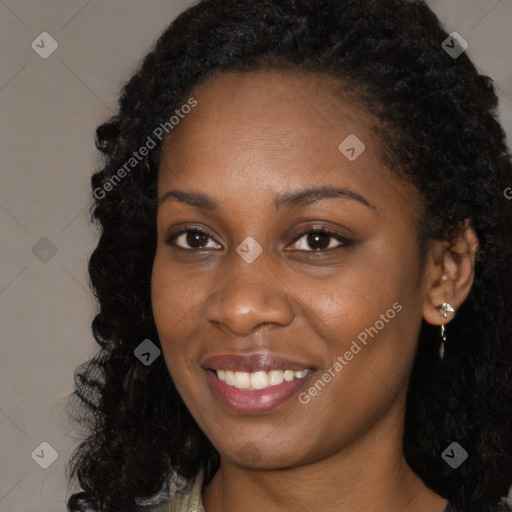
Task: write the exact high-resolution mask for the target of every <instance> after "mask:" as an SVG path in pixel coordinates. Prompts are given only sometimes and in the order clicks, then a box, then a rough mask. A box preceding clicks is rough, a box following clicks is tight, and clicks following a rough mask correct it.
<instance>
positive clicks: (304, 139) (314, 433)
mask: <svg viewBox="0 0 512 512" xmlns="http://www.w3.org/2000/svg"><path fill="white" fill-rule="evenodd" d="M191 96H193V97H194V98H195V99H196V100H197V101H198V105H197V106H196V107H195V108H194V109H193V111H192V112H191V113H190V114H189V115H187V116H186V117H185V119H183V120H182V121H181V122H180V124H179V126H178V127H176V128H175V130H174V131H173V132H171V134H170V135H169V137H168V138H167V140H166V141H165V143H164V146H163V153H162V160H161V166H160V171H159V178H158V197H159V199H162V198H163V197H164V195H165V194H166V193H167V192H168V191H170V190H180V191H186V192H187V191H188V192H190V191H191V190H194V191H199V192H201V193H203V194H207V195H208V196H210V197H211V198H213V199H214V200H215V201H216V202H218V204H219V206H218V208H217V209H216V210H208V209H205V208H201V207H198V206H192V205H189V204H185V203H182V202H180V201H177V200H173V199H167V200H165V201H163V202H162V203H161V204H159V207H158V215H157V232H158V245H157V250H156V255H155V260H154V266H153V275H152V305H153V311H154V318H155V322H156V326H157V329H158V333H159V337H160V340H161V343H162V350H163V356H164V358H165V361H166V364H167V366H168V369H169V372H170V374H171V376H172V378H173V381H174V383H175V385H176V387H177V389H178V391H179V392H180V394H181V396H182V397H183V400H184V401H185V403H186V405H187V407H188V408H189V410H190V412H191V413H192V415H193V417H194V418H195V420H196V421H197V423H198V425H199V426H200V427H201V429H202V430H203V431H204V432H205V434H206V435H207V436H208V438H209V439H210V440H211V442H212V443H213V445H214V446H215V447H216V449H217V450H218V451H219V453H220V455H221V465H220V468H219V470H218V471H217V473H216V474H215V476H214V478H213V480H212V481H211V482H210V484H209V485H208V486H206V487H205V488H204V489H203V494H202V496H203V502H204V506H205V510H206V511H207V512H220V511H223V512H235V511H243V512H248V511H258V512H259V511H261V510H265V511H270V512H274V511H276V512H277V511H282V510H323V511H325V512H329V511H332V512H334V511H337V512H349V511H350V512H363V511H375V510H378V511H379V512H387V511H389V512H397V511H401V512H412V511H415V512H423V511H424V512H442V511H443V510H444V508H445V506H446V503H447V502H446V500H444V499H443V498H442V497H440V496H438V495H436V494H434V493H433V492H432V491H430V490H429V489H427V488H426V486H425V485H424V484H423V482H422V481H421V480H420V479H419V478H418V477H417V475H416V474H415V473H414V472H413V471H412V470H411V469H410V468H409V466H408V465H407V463H406V462H405V459H404V456H403V453H402V448H401V445H402V437H403V423H404V414H405V398H406V392H407V383H408V379H409V376H410V372H411V368H412V364H413V360H414V356H415V352H416V345H417V338H418V333H419V330H420V327H421V323H422V320H423V319H425V320H426V321H428V322H430V323H432V324H435V325H441V324H443V323H447V322H449V321H450V320H451V317H452V316H453V315H450V316H449V317H448V318H444V317H443V316H442V314H441V313H440V312H439V309H438V308H437V306H439V305H440V304H441V303H442V302H449V303H450V304H451V305H452V306H453V307H454V308H455V310H457V308H458V307H459V306H460V304H461V303H462V302H463V301H464V299H465V298H466V296H467V294H468V293H469V290H470V288H471V284H472V281H473V271H474V270H473V269H474V254H475V252H476V249H477V241H476V237H475V235H474V232H473V231H472V229H471V227H470V226H469V225H467V226H466V227H465V229H464V230H463V231H462V232H461V235H460V237H459V238H458V239H457V240H455V241H454V242H453V243H452V244H449V243H441V242H435V243H432V244H431V246H430V248H429V251H428V254H427V257H426V263H425V264H424V265H423V266H422V265H421V258H420V253H419V247H418V242H417V228H416V222H417V221H418V218H419V217H418V216H419V215H420V214H421V211H422V200H421V197H420V195H419V193H418V191H417V190H416V189H415V188H413V187H412V186H411V185H410V184H408V183H405V182H403V181H401V180H400V179H399V178H397V177H396V175H395V174H393V173H392V172H390V170H389V169H387V168H386V167H385V165H384V164H383V162H382V159H381V158H380V146H379V140H378V139H377V138H376V135H375V134H374V132H373V131H372V124H373V123H374V121H373V120H372V119H371V118H370V117H369V116H367V115H366V114H365V113H364V111H363V109H362V108H361V107H360V106H358V104H357V102H356V101H355V100H354V99H353V98H350V97H349V96H348V95H346V94H342V93H340V84H339V83H338V82H335V81H334V80H330V79H326V77H321V76H318V75H314V74H304V73H299V72H283V71H273V70H260V71H257V72H250V73H245V74H236V73H227V74H221V75H219V76H217V77H214V78H211V79H209V80H208V81H207V82H205V83H203V84H201V85H200V86H199V87H197V88H196V89H195V90H194V91H193V93H192V94H191ZM349 134H356V135H357V137H358V138H359V139H360V140H361V141H363V142H364V144H365V146H366V149H365V151H364V152H363V153H362V154H361V155H360V156H359V157H358V158H357V159H356V160H355V161H349V160H348V159H347V158H345V156H344V155H343V154H341V152H340V150H339V149H338V145H339V144H340V142H341V141H342V140H344V139H345V138H346V137H347V136H348V135H349ZM324 185H331V186H336V187H342V188H344V189H348V190H350V191H352V192H353V193H357V194H359V195H361V196H362V197H364V199H365V200H366V202H367V203H368V205H365V204H362V203H361V202H360V201H357V200H354V199H352V198H348V197H342V198H339V197H338V198H328V199H325V198H324V199H319V200H317V201H314V202H311V203H310V204H307V205H302V206H298V207H295V208H286V207H283V208H281V209H279V210H278V211H277V212H276V210H275V208H274V200H275V198H276V196H278V195H280V194H283V193H288V192H291V191H295V190H298V189H302V188H306V187H313V186H324ZM187 226H189V227H188V228H187V229H189V230H190V231H194V229H197V228H200V229H202V230H203V231H206V232H207V235H208V236H207V237H204V238H203V239H199V242H196V245H195V246H192V245H189V244H190V243H194V240H195V239H194V238H193V237H189V238H188V239H187V237H186V234H185V235H182V236H180V237H178V238H177V239H174V244H172V243H171V244H167V243H166V239H167V237H168V235H169V234H170V233H171V234H172V233H174V232H176V231H178V230H179V229H181V228H185V227H187ZM317 227H323V228H325V229H326V230H328V231H332V232H333V233H334V234H335V235H341V236H342V237H345V238H346V239H348V240H350V241H351V242H352V243H351V244H348V245H340V242H339V241H337V240H336V238H332V237H331V238H329V237H328V236H324V237H323V238H320V244H318V242H317V245H315V241H314V240H313V241H311V240H310V243H308V237H307V234H306V235H304V233H307V232H308V230H310V229H313V228H317ZM248 236H251V237H253V238H254V239H255V240H256V241H257V242H258V244H259V245H260V246H261V247H262V249H263V252H262V254H261V255H260V256H259V257H258V258H257V259H256V260H255V261H254V262H252V263H247V262H246V261H245V260H244V259H242V258H241V257H240V256H239V255H238V254H237V252H236V248H237V247H238V246H239V245H240V244H241V243H242V241H243V240H244V239H245V238H246V237H248ZM322 243H323V244H324V245H321V244H322ZM319 245H320V246H321V247H328V248H325V249H323V250H318V249H315V248H316V247H318V246H319ZM180 246H181V247H180ZM198 246H199V248H197V247H198ZM395 303H398V304H399V305H401V306H402V309H401V311H400V312H398V313H397V314H396V316H395V317H394V318H393V319H391V320H389V321H388V322H386V323H385V326H384V327H383V328H381V329H380V330H379V332H378V334H377V335H376V336H375V337H374V338H373V339H372V338H368V343H367V345H366V346H363V348H362V350H361V351H360V352H358V353H357V355H355V356H354V357H353V359H352V360H351V361H349V362H348V364H347V365H346V366H344V368H343V370H342V371H341V372H339V373H337V374H336V377H334V378H332V379H331V381H330V382H329V383H328V385H326V386H325V387H324V388H323V389H322V390H321V392H319V393H318V394H317V395H316V396H315V397H312V398H311V401H310V402H309V403H308V404H302V403H300V402H299V400H298V399H297V398H296V397H292V398H291V399H290V400H288V401H287V402H285V403H283V404H281V405H279V406H278V407H277V408H275V409H273V410H271V411H268V412H265V413H262V414H256V415H244V414H240V413H234V412H231V411H229V410H227V409H226V408H224V407H223V406H222V405H221V404H220V403H219V402H218V401H217V400H216V398H215V397H214V395H213V394H212V392H211V391H210V388H209V386H208V383H207V379H206V374H205V371H204V370H203V369H202V367H201V362H202V361H203V360H204V359H205V358H206V357H209V356H212V355H217V354H223V353H235V352H236V353H246V354H248V353H253V352H261V351H270V352H274V353H276V354H278V355H281V356H283V357H288V358H290V359H294V360H301V361H307V362H309V363H310V366H311V367H313V368H315V369H316V371H315V374H314V377H313V379H312V381H310V384H307V385H306V386H305V388H304V389H305V390H306V391H307V389H308V388H309V387H310V386H311V385H312V384H313V383H314V382H315V381H316V380H317V379H318V378H321V376H322V374H323V373H325V372H327V371H328V369H329V368H331V367H332V365H333V363H334V362H335V361H336V360H337V357H338V356H343V355H344V354H345V352H347V351H348V350H349V349H350V346H351V344H352V341H353V340H355V339H357V336H358V334H360V333H361V332H363V331H364V330H365V329H366V328H369V327H371V326H374V325H375V323H376V321H377V320H379V319H380V318H381V315H382V314H385V313H386V311H387V310H389V309H390V308H392V305H393V304H395ZM448 333H449V331H448ZM448 335H449V334H448ZM304 389H301V391H303V390H304Z"/></svg>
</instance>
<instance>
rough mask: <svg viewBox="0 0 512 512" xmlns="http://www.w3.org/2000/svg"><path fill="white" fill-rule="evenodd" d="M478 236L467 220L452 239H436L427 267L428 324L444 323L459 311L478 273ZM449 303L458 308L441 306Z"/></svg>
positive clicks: (426, 319) (424, 310) (426, 310)
mask: <svg viewBox="0 0 512 512" xmlns="http://www.w3.org/2000/svg"><path fill="white" fill-rule="evenodd" d="M478 245H479V244H478V237H477V236H476V233H475V232H474V230H473V228H472V227H471V226H470V223H469V220H466V221H465V223H464V226H463V228H462V230H461V232H460V233H459V234H458V235H457V236H456V237H455V238H454V239H453V240H451V241H434V242H432V244H431V247H430V250H429V257H428V262H427V268H426V279H427V283H426V285H427V293H426V296H425V302H424V305H423V318H424V319H425V321H427V322H428V323H429V324H432V325H443V324H446V323H448V322H449V321H450V320H452V318H453V317H454V315H455V314H456V312H457V310H458V308H459V307H460V306H461V305H462V303H463V302H464V301H465V300H466V298H467V296H468V295H469V292H470V291H471V286H472V285H473V280H474V277H475V258H476V253H477V251H478ZM444 302H446V303H448V304H450V306H451V307H452V308H453V309H454V310H455V312H453V313H452V312H448V316H447V317H446V318H445V316H444V311H443V310H442V309H439V306H440V305H441V304H443V303H444Z"/></svg>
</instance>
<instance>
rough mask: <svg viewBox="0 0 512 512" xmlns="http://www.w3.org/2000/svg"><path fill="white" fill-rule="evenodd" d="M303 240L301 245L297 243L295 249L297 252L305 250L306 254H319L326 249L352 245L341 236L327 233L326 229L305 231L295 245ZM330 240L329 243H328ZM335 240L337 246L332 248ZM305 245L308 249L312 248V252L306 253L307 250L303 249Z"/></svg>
mask: <svg viewBox="0 0 512 512" xmlns="http://www.w3.org/2000/svg"><path fill="white" fill-rule="evenodd" d="M303 239H304V242H303V243H302V244H301V243H299V246H298V247H295V249H298V250H302V251H303V250H305V251H306V252H320V251H325V250H326V249H333V248H334V249H335V248H337V247H346V246H349V245H351V244H352V242H351V241H350V240H348V239H347V238H345V237H342V236H341V235H338V234H337V233H333V232H331V231H327V230H326V229H311V230H309V231H306V232H304V233H302V234H301V235H300V237H299V238H297V239H296V242H295V245H296V244H297V241H298V242H300V241H301V240H303ZM329 239H331V241H329ZM332 239H335V240H337V241H338V242H339V244H338V245H334V247H333V246H332V242H334V243H335V241H334V240H332ZM306 245H309V247H312V248H313V250H312V251H308V250H307V249H304V247H305V246H306Z"/></svg>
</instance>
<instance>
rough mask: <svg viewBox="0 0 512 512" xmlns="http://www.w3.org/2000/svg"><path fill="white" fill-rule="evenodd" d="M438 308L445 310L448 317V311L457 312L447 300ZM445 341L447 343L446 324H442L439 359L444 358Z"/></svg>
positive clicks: (445, 315) (444, 314)
mask: <svg viewBox="0 0 512 512" xmlns="http://www.w3.org/2000/svg"><path fill="white" fill-rule="evenodd" d="M438 309H442V310H443V316H444V317H445V318H448V313H454V312H455V310H454V309H453V308H452V307H451V306H450V304H448V303H447V302H443V303H442V304H441V305H440V306H438ZM445 343H446V335H445V327H444V325H441V345H440V346H439V359H443V358H444V346H445Z"/></svg>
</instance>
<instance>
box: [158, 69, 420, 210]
mask: <svg viewBox="0 0 512 512" xmlns="http://www.w3.org/2000/svg"><path fill="white" fill-rule="evenodd" d="M191 96H192V97H193V98H194V99H195V100H196V101H197V106H196V107H195V108H194V109H193V110H192V111H191V112H190V113H189V114H188V115H186V116H184V118H183V119H182V120H181V121H180V123H179V125H178V126H177V127H176V128H175V129H174V130H173V131H172V132H171V133H170V134H169V136H168V137H167V139H166V140H165V141H164V144H163V148H162V158H161V168H160V173H159V187H160V188H162V187H169V186H171V184H172V185H175V184H180V185H182V186H190V187H193V188H197V184H198V183H200V184H201V188H202V189H204V190H205V192H206V193H211V194H212V195H217V197H220V198H221V200H222V194H220V195H219V185H220V184H222V185H223V186H224V187H227V186H228V184H229V187H228V189H227V190H226V198H227V194H228V193H229V191H230V190H231V191H232V190H233V189H234V188H235V187H240V188H239V189H238V191H241V190H242V189H244V187H245V189H250V191H251V193H252V194H254V195H257V194H258V193H259V192H261V191H269V190H274V191H276V190H278V189H283V188H284V186H285V185H286V187H288V188H298V187H299V186H304V185H310V186H311V185H316V184H319V183H320V184H322V183H323V182H327V181H328V182H329V183H337V184H340V185H343V186H348V185H355V186H357V187H363V188H365V189H367V192H369V193H370V194H372V193H373V194H377V195H378V194H379V192H380V193H382V192H383V191H385V189H394V188H396V187H398V190H395V192H394V193H395V195H396V193H397V192H398V193H400V192H401V191H400V186H401V184H402V183H401V182H399V181H398V179H397V178H396V176H395V175H394V174H393V173H391V172H389V170H388V169H387V168H386V166H385V165H384V163H383V161H382V159H381V158H380V151H381V149H380V140H379V139H378V137H377V136H376V134H375V133H374V132H373V130H372V128H373V126H374V124H375V120H374V119H373V118H372V117H371V116H370V115H369V114H368V113H367V112H366V111H365V110H364V106H363V105H362V104H361V102H360V100H359V99H358V97H357V94H356V93H354V92H352V91H347V90H346V89H344V84H343V83H342V82H341V81H339V80H336V79H334V78H331V77H328V76H325V75H320V74H313V73H300V72H289V71H286V72H283V71H278V70H264V71H261V70H259V71H251V72H245V73H231V72H230V73H224V74H221V75H218V76H215V77H214V78H211V79H209V80H207V81H206V82H205V83H203V84H201V85H200V86H199V87H197V88H196V89H194V90H193V91H192V93H191ZM344 141H348V142H347V143H344ZM340 144H341V149H340ZM351 146H352V147H354V148H355V150H356V152H357V153H359V152H361V153H360V155H359V156H358V157H357V158H356V159H355V160H351V159H349V158H347V155H348V156H351V154H350V153H348V154H347V153H346V150H347V149H349V150H350V149H351ZM344 151H345V152H344ZM353 154H354V153H353V152H352V156H353ZM247 191H248V190H246V192H247ZM402 192H403V191H402ZM406 195H407V194H406ZM409 197H410V196H409Z"/></svg>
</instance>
